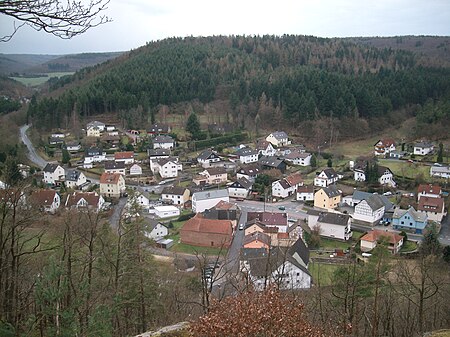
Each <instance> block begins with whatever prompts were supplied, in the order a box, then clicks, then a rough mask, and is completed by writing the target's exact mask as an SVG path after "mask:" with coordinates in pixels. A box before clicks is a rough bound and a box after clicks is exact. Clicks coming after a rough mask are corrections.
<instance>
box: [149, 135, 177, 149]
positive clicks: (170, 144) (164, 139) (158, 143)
mask: <svg viewBox="0 0 450 337" xmlns="http://www.w3.org/2000/svg"><path fill="white" fill-rule="evenodd" d="M174 147H175V141H174V140H173V138H172V137H170V136H164V135H161V136H156V137H155V138H154V139H153V148H154V149H168V150H170V149H173V148H174Z"/></svg>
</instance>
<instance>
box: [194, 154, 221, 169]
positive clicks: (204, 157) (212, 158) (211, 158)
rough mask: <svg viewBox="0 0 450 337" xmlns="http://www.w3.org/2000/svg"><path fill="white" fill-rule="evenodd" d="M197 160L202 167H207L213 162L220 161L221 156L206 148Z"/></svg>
mask: <svg viewBox="0 0 450 337" xmlns="http://www.w3.org/2000/svg"><path fill="white" fill-rule="evenodd" d="M197 161H198V163H199V164H200V165H201V166H202V167H205V168H207V167H210V166H211V163H213V162H218V161H220V157H219V156H218V155H217V153H215V152H213V151H211V150H205V151H203V152H202V153H200V154H199V155H198V157H197Z"/></svg>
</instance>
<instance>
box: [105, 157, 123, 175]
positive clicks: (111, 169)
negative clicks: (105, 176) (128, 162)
mask: <svg viewBox="0 0 450 337" xmlns="http://www.w3.org/2000/svg"><path fill="white" fill-rule="evenodd" d="M105 172H106V173H120V174H122V175H125V163H124V162H123V161H119V162H115V161H113V160H109V161H106V162H105Z"/></svg>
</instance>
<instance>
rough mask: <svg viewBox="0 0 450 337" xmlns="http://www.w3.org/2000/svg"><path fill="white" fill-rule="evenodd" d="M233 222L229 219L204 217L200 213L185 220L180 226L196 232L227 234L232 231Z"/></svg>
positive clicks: (185, 229) (184, 229)
mask: <svg viewBox="0 0 450 337" xmlns="http://www.w3.org/2000/svg"><path fill="white" fill-rule="evenodd" d="M232 227H233V224H232V222H231V221H230V220H212V219H205V218H203V217H202V215H201V214H200V213H198V214H196V215H195V216H194V217H193V218H191V219H189V220H188V221H186V222H185V223H184V225H183V227H182V228H181V230H183V231H192V232H198V233H216V234H229V235H231V234H232V232H233V228H232Z"/></svg>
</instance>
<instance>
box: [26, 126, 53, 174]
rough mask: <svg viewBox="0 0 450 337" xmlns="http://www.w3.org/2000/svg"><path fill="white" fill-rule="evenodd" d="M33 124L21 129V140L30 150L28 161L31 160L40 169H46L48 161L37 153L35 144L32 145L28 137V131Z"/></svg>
mask: <svg viewBox="0 0 450 337" xmlns="http://www.w3.org/2000/svg"><path fill="white" fill-rule="evenodd" d="M30 126H31V124H26V125H22V126H21V127H20V139H21V140H22V142H23V143H24V144H25V145H26V147H27V148H28V154H27V156H28V159H30V161H31V162H33V163H34V164H36V165H37V166H39V167H40V168H44V167H45V165H47V164H48V162H47V161H45V160H44V159H43V158H42V157H41V156H39V155H38V153H37V152H36V150H35V148H34V146H33V143H31V141H30V139H29V138H28V136H27V130H28V129H29V128H30Z"/></svg>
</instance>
